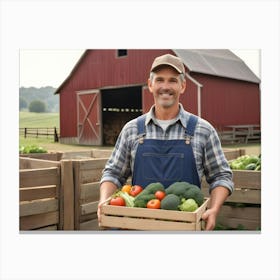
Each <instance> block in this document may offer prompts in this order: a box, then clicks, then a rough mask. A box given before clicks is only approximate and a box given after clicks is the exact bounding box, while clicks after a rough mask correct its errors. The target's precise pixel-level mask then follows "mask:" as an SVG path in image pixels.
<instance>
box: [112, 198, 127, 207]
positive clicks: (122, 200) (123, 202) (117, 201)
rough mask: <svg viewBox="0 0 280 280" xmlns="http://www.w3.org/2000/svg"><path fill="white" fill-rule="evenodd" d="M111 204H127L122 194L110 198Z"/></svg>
mask: <svg viewBox="0 0 280 280" xmlns="http://www.w3.org/2000/svg"><path fill="white" fill-rule="evenodd" d="M110 205H115V206H125V200H124V199H123V198H122V197H120V196H117V197H113V198H112V199H111V200H110Z"/></svg>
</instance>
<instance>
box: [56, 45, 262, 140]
mask: <svg viewBox="0 0 280 280" xmlns="http://www.w3.org/2000/svg"><path fill="white" fill-rule="evenodd" d="M165 53H171V54H173V55H176V56H178V57H180V58H181V59H182V60H183V62H184V65H185V67H186V73H187V74H186V76H187V87H186V92H185V94H184V95H182V96H181V103H182V104H183V106H184V107H185V109H186V110H188V111H190V112H192V113H194V114H197V115H199V116H201V117H202V118H204V119H206V120H208V121H209V122H210V123H211V124H212V125H213V126H214V127H216V128H217V129H218V130H221V129H223V128H224V127H225V126H226V125H232V124H234V125H239V124H260V88H259V83H260V80H259V79H258V78H257V77H256V76H255V75H254V73H253V72H252V71H251V70H250V69H249V68H248V67H247V65H246V64H245V63H244V62H243V61H242V60H241V59H240V58H239V57H237V56H236V55H234V54H233V53H232V52H231V51H229V50H224V49H219V50H206V49H205V50H182V49H181V50H145V49H143V50H130V49H129V50H114V49H107V50H87V51H85V52H84V54H83V55H82V56H81V58H80V60H79V61H78V62H77V64H76V65H75V67H74V68H73V70H72V72H71V73H70V75H69V76H68V77H67V78H66V80H65V81H64V82H63V83H62V84H61V85H60V86H59V88H58V89H57V90H56V92H55V93H56V94H59V95H60V142H61V143H68V144H70V143H71V144H84V145H113V144H114V143H115V141H116V139H117V136H118V134H119V132H120V130H121V128H122V126H123V125H124V124H125V123H126V122H127V121H128V120H130V119H132V118H135V117H137V116H139V115H141V114H142V113H145V112H147V111H148V110H149V109H150V107H151V105H152V104H153V97H152V94H151V93H150V92H149V90H148V88H147V79H148V76H149V70H150V67H151V64H152V62H153V60H154V58H155V57H157V56H159V55H162V54H165Z"/></svg>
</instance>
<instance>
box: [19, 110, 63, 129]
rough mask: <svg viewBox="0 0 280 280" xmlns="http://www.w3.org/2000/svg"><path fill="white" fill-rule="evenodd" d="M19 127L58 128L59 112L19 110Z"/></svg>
mask: <svg viewBox="0 0 280 280" xmlns="http://www.w3.org/2000/svg"><path fill="white" fill-rule="evenodd" d="M19 127H20V128H23V127H57V128H59V113H31V112H19Z"/></svg>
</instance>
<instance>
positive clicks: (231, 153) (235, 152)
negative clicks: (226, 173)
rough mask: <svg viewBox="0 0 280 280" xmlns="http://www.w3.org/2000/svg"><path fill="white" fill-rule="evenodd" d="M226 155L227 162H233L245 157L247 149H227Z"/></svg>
mask: <svg viewBox="0 0 280 280" xmlns="http://www.w3.org/2000/svg"><path fill="white" fill-rule="evenodd" d="M224 154H225V157H226V159H227V160H232V159H236V158H238V157H240V156H242V155H245V149H225V150H224Z"/></svg>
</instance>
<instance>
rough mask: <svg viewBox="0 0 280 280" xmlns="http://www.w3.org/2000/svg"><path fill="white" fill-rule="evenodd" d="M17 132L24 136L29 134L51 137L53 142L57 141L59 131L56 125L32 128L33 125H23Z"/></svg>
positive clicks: (31, 135)
mask: <svg viewBox="0 0 280 280" xmlns="http://www.w3.org/2000/svg"><path fill="white" fill-rule="evenodd" d="M19 134H20V135H24V138H26V137H28V136H30V137H36V138H38V137H41V136H42V137H47V138H48V137H49V136H50V137H53V138H54V142H58V139H59V131H58V129H57V128H56V127H39V128H35V127H34V128H33V127H29V128H28V127H24V128H19Z"/></svg>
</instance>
